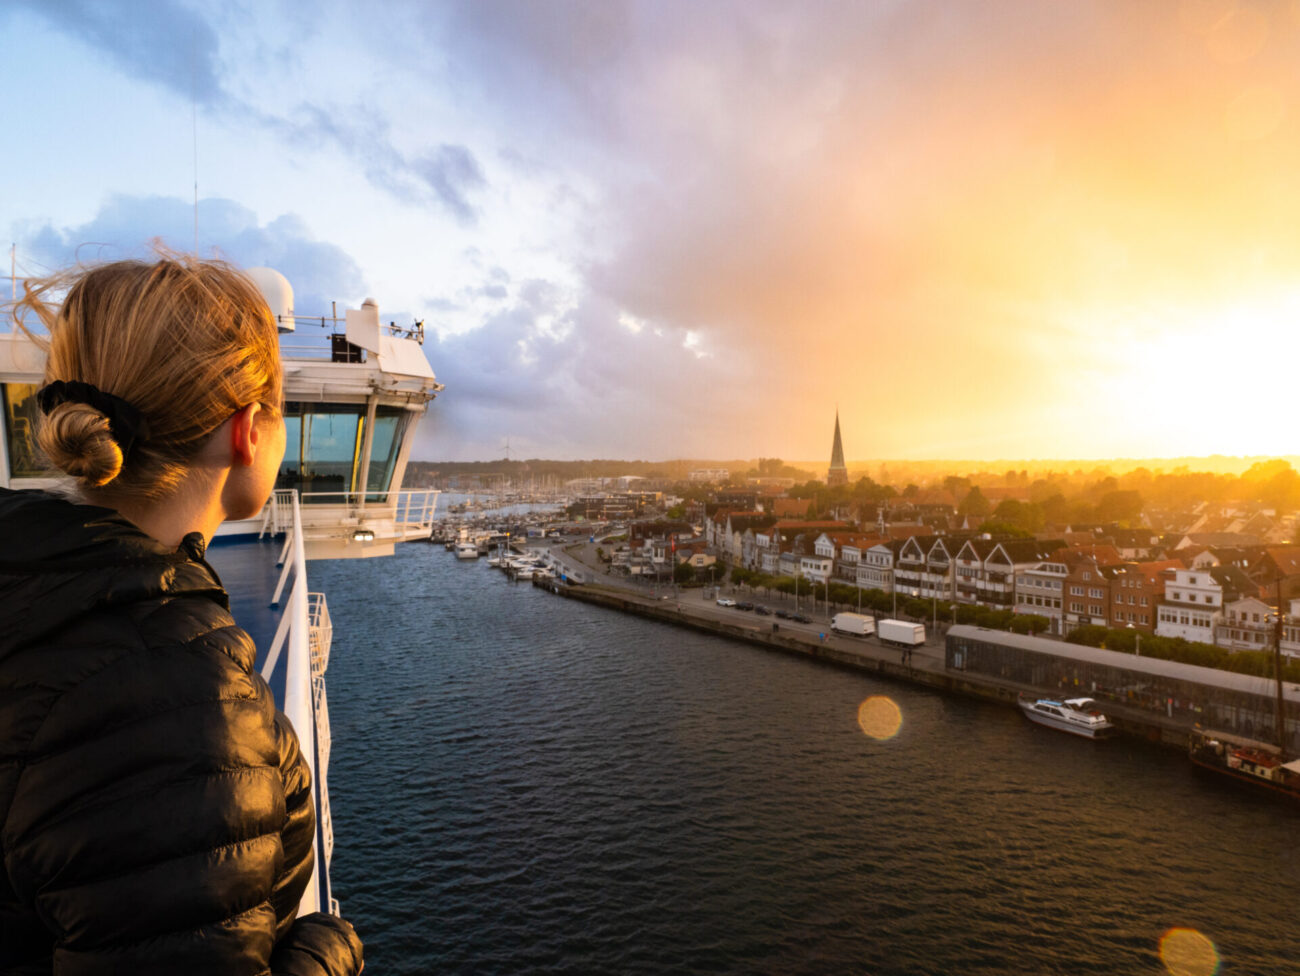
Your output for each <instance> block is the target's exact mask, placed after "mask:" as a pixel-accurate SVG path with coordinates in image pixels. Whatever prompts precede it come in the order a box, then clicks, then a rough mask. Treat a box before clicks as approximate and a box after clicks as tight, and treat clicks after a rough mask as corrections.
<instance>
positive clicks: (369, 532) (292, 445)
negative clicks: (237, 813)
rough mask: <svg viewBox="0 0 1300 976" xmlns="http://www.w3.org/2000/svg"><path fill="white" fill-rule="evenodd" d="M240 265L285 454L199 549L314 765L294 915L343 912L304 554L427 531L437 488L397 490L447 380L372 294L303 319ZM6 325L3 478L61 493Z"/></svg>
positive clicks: (324, 654)
mask: <svg viewBox="0 0 1300 976" xmlns="http://www.w3.org/2000/svg"><path fill="white" fill-rule="evenodd" d="M247 273H248V275H249V277H250V278H252V279H253V280H254V282H256V284H257V285H258V287H259V288H260V289H261V290H262V292H263V294H264V295H265V296H266V298H267V301H268V303H269V304H270V306H271V310H272V312H273V313H274V314H275V317H276V322H277V324H278V326H279V330H280V352H281V360H282V362H283V365H284V395H285V409H284V413H285V426H286V429H287V438H286V450H285V457H284V461H283V462H282V464H281V467H280V474H279V477H278V479H277V482H276V489H275V491H274V493H273V495H272V497H271V499H270V500H269V501H268V502H267V505H266V506H265V508H264V509H263V511H262V512H261V513H260V514H259V515H258V516H257V517H255V518H253V519H248V520H245V521H242V522H233V523H226V524H225V525H223V526H222V527H221V529H220V530H219V532H218V534H217V538H215V539H214V540H213V543H212V545H211V547H210V548H209V549H208V554H207V555H208V561H209V562H210V563H211V564H212V565H213V567H214V568H215V569H216V570H217V572H218V574H219V575H220V576H221V579H222V582H223V583H224V584H225V586H226V589H227V591H228V592H229V593H230V597H231V608H232V611H233V612H234V615H235V619H236V620H237V621H238V622H239V623H240V625H241V626H243V627H244V628H245V629H246V630H248V631H249V633H250V634H251V635H252V636H253V639H254V641H255V642H256V644H257V649H258V655H257V667H258V668H259V669H260V671H261V673H262V675H263V677H265V678H266V680H267V682H268V683H269V684H270V686H271V688H272V690H273V691H274V692H275V697H276V701H277V703H278V704H279V706H280V708H281V710H283V711H284V713H285V714H286V715H287V716H288V717H289V719H290V721H291V722H292V723H293V726H294V729H295V731H296V732H297V733H298V738H299V742H300V744H301V746H302V751H303V755H304V756H305V757H306V758H307V761H308V763H309V765H310V766H311V768H312V780H313V785H314V791H315V800H316V810H317V836H316V874H315V877H314V879H313V883H312V884H311V885H309V887H308V889H307V892H306V894H305V895H304V896H303V901H302V904H301V907H300V911H301V912H304V913H305V912H312V911H334V912H337V911H338V904H337V902H336V901H335V900H334V898H333V893H332V891H331V889H330V882H329V865H330V860H331V857H332V854H333V846H334V838H333V818H332V815H331V811H330V799H329V786H328V768H329V757H330V751H331V747H332V736H331V732H330V724H329V708H328V704H327V698H326V693H325V671H326V668H327V667H328V664H329V657H330V650H331V646H332V643H333V626H332V624H331V621H330V616H329V606H328V601H327V600H326V598H325V595H324V594H323V593H319V592H312V591H311V589H310V587H309V585H308V578H307V561H308V560H310V559H313V558H330V559H344V558H356V557H369V556H383V555H390V554H391V553H392V552H393V547H394V546H395V545H396V544H397V543H398V542H404V541H408V540H413V539H425V538H428V537H429V534H430V531H431V529H432V525H433V519H434V510H435V508H436V504H437V497H438V492H437V491H433V490H421V491H403V490H401V484H402V479H403V477H404V475H405V471H406V464H407V458H408V456H409V454H410V450H411V443H412V440H413V438H414V434H415V430H416V427H417V425H418V423H419V421H420V419H421V418H422V417H423V416H424V414H425V413H426V412H427V410H428V405H429V403H430V402H431V401H432V400H433V398H434V397H435V396H436V395H437V394H438V393H439V392H440V391H441V390H442V386H441V384H439V383H438V382H437V379H436V377H435V376H434V372H433V369H432V368H431V366H430V365H429V361H428V359H427V357H426V356H425V355H424V350H423V348H422V345H423V326H422V325H421V324H420V323H416V324H415V325H414V326H412V327H410V328H399V327H397V326H396V325H393V324H390V325H388V326H384V325H382V324H381V323H380V319H379V310H378V306H377V305H376V304H375V302H374V301H373V300H371V299H367V300H366V301H365V302H363V303H362V306H361V308H360V309H350V310H348V311H346V312H345V313H344V315H343V316H342V317H339V316H337V315H336V314H334V312H333V311H331V314H330V315H318V316H303V315H298V314H296V313H295V312H294V307H293V290H292V288H291V287H290V285H289V283H288V281H287V280H286V279H285V278H284V276H283V275H281V274H279V273H278V272H276V271H274V270H272V269H269V268H255V269H252V270H250V271H249V272H247ZM0 328H6V329H7V330H8V331H0V408H2V409H0V440H2V441H3V449H0V485H2V486H4V487H9V488H15V489H20V488H54V487H58V486H60V485H61V484H62V483H63V481H62V479H61V478H58V477H54V476H52V475H51V474H50V473H49V471H48V470H47V469H46V468H45V466H44V465H43V464H42V461H41V458H40V455H39V452H38V450H37V448H36V443H35V437H34V429H35V421H36V409H37V408H36V398H35V394H36V391H37V390H38V389H39V388H40V385H41V381H42V373H43V371H44V365H45V357H44V352H43V351H42V350H41V348H40V347H39V346H38V345H37V344H36V343H34V342H33V341H32V340H31V339H29V338H28V337H27V336H25V335H24V334H22V333H21V332H19V331H17V330H15V329H13V328H12V326H11V323H9V322H8V321H7V320H6V321H5V323H4V326H0Z"/></svg>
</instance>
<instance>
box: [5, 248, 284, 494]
mask: <svg viewBox="0 0 1300 976" xmlns="http://www.w3.org/2000/svg"><path fill="white" fill-rule="evenodd" d="M57 294H65V297H64V298H63V301H62V302H61V303H59V304H58V305H57V306H56V305H55V304H54V302H53V301H52V300H51V298H50V296H51V295H57ZM14 312H15V314H14V320H15V321H16V322H17V323H18V326H19V328H21V329H22V330H23V331H24V332H26V333H27V334H28V335H29V336H30V337H31V338H32V339H33V340H34V341H36V342H37V343H39V344H40V345H42V346H44V347H45V348H46V350H47V353H48V358H47V360H46V365H45V383H46V384H49V383H52V382H54V381H55V380H64V381H79V382H82V383H88V384H90V385H91V386H94V387H96V388H97V389H99V390H101V391H102V392H104V393H108V394H112V395H113V396H116V397H119V398H120V399H122V400H125V401H126V402H127V403H129V404H130V405H131V406H133V407H134V408H135V409H136V410H137V411H139V413H140V414H141V416H142V417H143V418H144V420H145V422H146V424H147V426H148V437H147V438H144V439H138V440H136V441H135V443H134V444H133V445H132V446H131V448H130V450H129V451H128V453H127V455H126V456H125V457H124V456H123V453H122V448H121V447H120V446H119V444H118V442H117V441H116V440H114V438H113V437H112V436H111V433H110V430H109V421H108V417H107V416H106V415H105V414H104V413H102V412H101V411H100V410H99V409H97V408H96V407H93V406H89V405H87V404H84V403H70V402H64V403H59V404H57V405H55V406H54V407H53V408H52V409H51V410H50V412H49V414H48V415H45V416H42V417H41V418H40V420H39V421H38V423H37V430H36V438H37V443H38V444H39V445H40V447H41V450H42V451H43V452H44V453H45V455H46V456H47V457H48V458H49V459H50V461H51V462H52V463H53V464H54V466H55V467H57V468H59V469H60V470H62V471H65V472H67V473H68V474H70V475H72V476H73V477H75V478H77V479H78V484H79V486H80V487H82V488H109V489H111V490H112V492H113V493H114V494H119V495H130V496H137V497H143V498H159V497H162V496H164V495H166V494H167V493H168V492H169V491H170V490H171V489H173V488H174V487H175V486H176V485H177V484H178V483H179V481H180V479H181V477H182V475H183V474H184V472H185V470H186V468H187V467H188V466H189V464H190V463H191V462H192V461H193V459H194V457H195V456H196V455H197V454H198V452H199V450H200V448H202V446H203V444H204V443H205V442H206V440H207V439H208V437H209V436H210V435H211V434H212V432H213V431H214V430H216V428H217V427H219V426H221V424H222V423H224V422H225V421H226V420H227V419H228V418H229V417H230V415H231V414H233V413H235V412H236V411H238V410H240V409H242V408H243V407H246V406H248V405H249V404H252V403H261V404H263V405H264V406H267V407H270V408H271V409H272V410H273V411H278V410H279V408H280V403H281V391H282V373H281V368H280V356H279V346H278V343H277V339H276V325H275V319H274V317H273V316H272V314H271V310H270V308H269V307H268V306H267V304H266V300H265V299H264V298H263V297H262V295H261V293H260V292H259V291H258V290H257V287H256V286H255V285H254V284H253V283H252V282H251V281H249V280H248V279H247V278H245V277H244V276H243V275H242V274H240V273H239V272H238V271H237V270H235V269H234V268H233V267H231V266H230V265H228V264H225V263H224V262H221V261H204V260H199V259H198V258H194V257H190V256H188V255H179V254H169V253H163V256H162V259H161V260H159V261H156V262H153V263H147V262H143V261H117V262H114V263H112V264H104V265H99V266H96V267H90V268H78V269H74V270H71V271H67V272H63V273H60V274H56V275H53V276H50V277H48V278H43V279H39V280H29V281H28V282H26V283H25V284H24V294H23V296H22V297H21V298H19V299H18V300H17V301H16V302H15V303H14ZM28 312H30V313H32V314H34V315H35V316H36V317H37V318H38V319H39V320H40V322H41V323H42V324H43V325H44V327H45V329H46V330H47V331H48V333H49V336H48V338H45V337H42V336H39V335H36V334H33V333H32V331H31V330H29V329H28V328H27V327H26V326H25V324H24V323H23V317H24V315H25V313H28Z"/></svg>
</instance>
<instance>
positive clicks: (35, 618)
mask: <svg viewBox="0 0 1300 976" xmlns="http://www.w3.org/2000/svg"><path fill="white" fill-rule="evenodd" d="M253 658H254V648H253V642H252V640H251V639H250V638H249V636H248V635H247V634H246V633H245V632H244V631H242V630H240V629H239V628H238V627H237V626H235V622H234V620H233V619H231V616H230V613H229V610H228V603H227V599H226V594H225V591H224V590H223V589H222V587H221V583H220V581H219V580H218V579H217V577H216V574H215V573H213V571H212V569H211V567H209V566H208V565H207V563H206V562H204V560H203V540H202V537H201V536H199V535H198V534H195V535H192V536H189V537H187V538H186V540H185V543H184V544H183V545H182V546H181V547H180V548H179V549H177V550H175V551H171V550H168V549H166V548H164V547H163V546H161V545H159V544H158V543H157V542H155V541H154V540H153V539H151V538H150V537H148V536H146V535H145V534H143V533H142V532H140V531H139V530H138V529H137V528H135V527H134V526H133V525H132V524H131V523H129V522H127V521H126V520H125V519H123V518H121V517H120V516H118V515H117V514H116V513H114V512H112V511H109V510H107V509H103V508H96V507H93V506H88V505H76V504H73V503H71V502H68V501H66V500H64V499H61V498H59V497H57V496H54V495H50V494H46V493H43V492H14V491H8V490H4V489H0V854H2V855H3V858H4V871H3V873H2V874H0V973H5V974H8V973H50V972H55V973H61V974H74V973H75V974H78V976H80V974H92V973H94V974H98V973H130V974H132V976H142V974H146V973H167V974H183V976H200V974H207V973H213V974H216V973H220V974H222V976H233V974H245V973H247V974H254V973H271V972H273V973H286V974H331V976H336V974H352V973H356V972H357V971H358V970H359V969H360V967H361V943H360V941H359V940H358V939H357V937H356V934H355V933H354V932H353V931H352V927H351V926H350V925H348V924H347V922H344V921H343V920H341V919H338V918H333V917H331V916H328V915H321V914H316V915H310V916H306V917H304V918H299V919H297V920H296V921H295V919H294V911H295V908H296V906H297V903H298V901H299V899H300V898H301V896H302V893H303V890H304V888H305V886H306V884H307V882H308V880H309V878H310V875H311V869H312V850H311V843H312V837H313V835H314V832H315V816H314V814H313V812H312V803H311V788H310V786H311V784H310V782H309V772H308V769H307V767H306V765H305V764H304V762H303V760H302V757H301V755H300V754H299V752H298V740H297V737H296V736H295V735H294V733H293V730H292V729H291V728H290V727H289V724H288V722H287V721H286V720H285V718H284V716H283V715H282V714H280V713H279V712H278V711H277V710H276V707H275V703H274V701H273V700H272V697H271V692H270V689H269V688H267V685H266V682H265V681H263V680H262V678H261V676H260V675H258V674H257V673H256V672H255V671H254V669H253Z"/></svg>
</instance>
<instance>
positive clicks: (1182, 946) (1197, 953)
mask: <svg viewBox="0 0 1300 976" xmlns="http://www.w3.org/2000/svg"><path fill="white" fill-rule="evenodd" d="M1160 961H1161V962H1163V963H1164V964H1165V969H1167V970H1169V972H1170V974H1171V976H1214V974H1215V973H1217V972H1218V971H1219V953H1218V950H1217V949H1215V948H1214V943H1213V942H1211V941H1210V940H1209V939H1207V938H1206V937H1205V936H1203V935H1201V933H1200V932H1198V931H1196V929H1170V930H1169V931H1168V932H1166V933H1165V934H1164V935H1162V936H1161V937H1160Z"/></svg>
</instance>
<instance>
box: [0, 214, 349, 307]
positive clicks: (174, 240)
mask: <svg viewBox="0 0 1300 976" xmlns="http://www.w3.org/2000/svg"><path fill="white" fill-rule="evenodd" d="M198 217H199V228H200V233H201V241H202V242H203V245H204V249H203V251H202V252H201V253H203V254H204V255H210V254H215V255H217V256H220V257H222V258H224V259H225V260H228V261H231V262H233V263H234V264H236V265H238V266H240V267H258V266H264V267H272V268H275V269H276V270H277V271H279V272H280V273H282V274H283V275H284V276H285V277H286V278H288V279H289V283H290V284H291V285H292V286H293V289H294V307H295V310H296V311H297V312H299V313H301V314H305V315H311V314H317V315H323V314H328V312H329V309H330V302H331V301H333V300H338V301H340V302H341V303H344V304H349V303H350V304H352V305H354V306H355V305H356V304H357V303H359V302H360V300H361V298H362V297H364V281H363V278H362V275H361V271H360V268H359V267H358V266H357V263H356V261H355V260H353V258H352V257H351V255H349V254H348V253H347V252H346V251H344V250H343V249H342V248H340V247H338V246H337V245H335V244H331V243H328V242H326V241H319V240H316V239H315V238H314V237H313V236H312V234H311V232H310V230H309V229H308V228H307V226H306V224H305V223H304V222H303V221H302V219H301V218H300V217H298V216H296V215H294V214H281V215H279V216H277V217H275V218H274V219H272V220H270V221H269V222H267V223H265V224H263V223H261V222H260V221H259V220H258V217H257V215H256V214H255V213H253V211H251V210H249V209H248V208H246V207H243V206H241V205H240V204H238V203H236V202H235V201H233V200H222V199H207V200H200V201H199V211H198ZM14 231H15V238H16V239H17V240H18V241H19V251H20V253H22V254H23V255H24V261H25V263H26V264H27V265H28V267H29V268H30V269H31V270H32V271H34V272H37V273H39V270H38V269H42V268H43V269H45V270H54V269H57V268H62V267H66V266H68V265H70V264H72V263H74V262H76V261H90V262H94V261H112V260H121V259H123V258H145V259H147V258H148V256H149V254H150V248H151V242H152V241H153V240H154V239H155V238H159V239H161V240H162V242H163V243H164V244H165V245H166V246H168V247H170V248H173V249H175V250H180V251H188V250H193V247H194V208H193V206H192V204H191V203H189V202H188V201H185V200H181V199H179V198H176V197H132V196H122V195H119V196H114V197H112V198H111V199H110V200H109V201H108V202H107V203H106V204H105V205H104V206H103V207H102V208H101V209H100V211H99V212H98V213H97V214H96V215H95V217H94V218H93V219H92V220H90V221H88V222H87V223H85V224H82V225H79V226H75V227H55V226H53V225H50V224H36V225H31V224H28V225H19V226H17V227H15V229H14Z"/></svg>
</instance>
